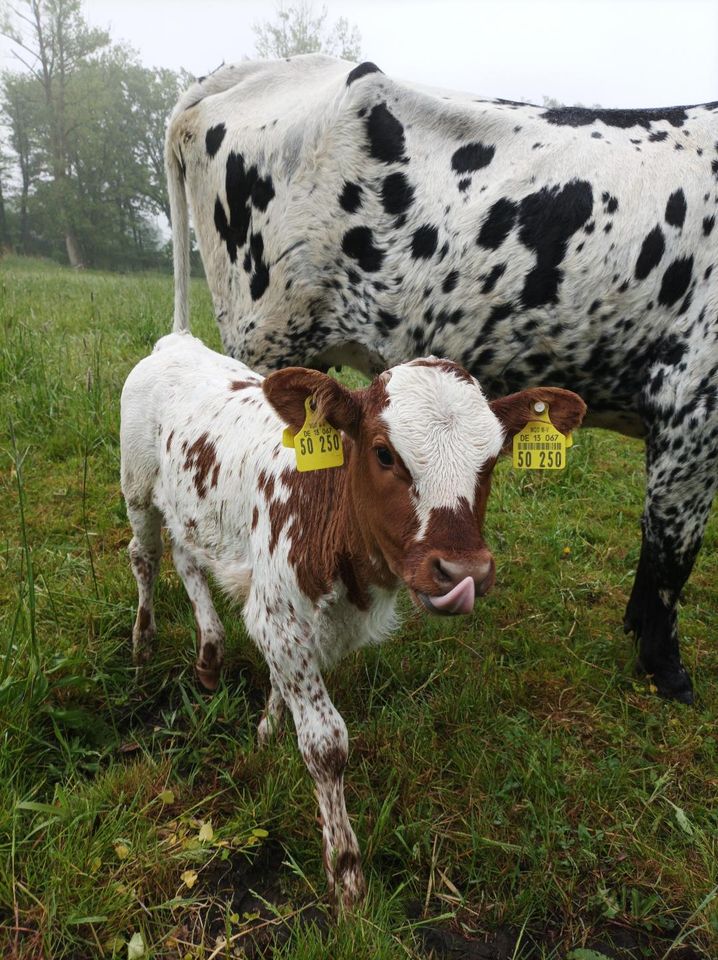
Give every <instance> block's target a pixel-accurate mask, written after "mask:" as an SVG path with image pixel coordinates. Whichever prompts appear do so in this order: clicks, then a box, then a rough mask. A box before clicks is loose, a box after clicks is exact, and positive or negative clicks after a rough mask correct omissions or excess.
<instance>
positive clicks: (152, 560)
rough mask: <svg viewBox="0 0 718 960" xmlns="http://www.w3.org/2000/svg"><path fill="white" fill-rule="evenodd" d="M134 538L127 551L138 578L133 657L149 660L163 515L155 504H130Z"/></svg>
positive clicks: (154, 628)
mask: <svg viewBox="0 0 718 960" xmlns="http://www.w3.org/2000/svg"><path fill="white" fill-rule="evenodd" d="M127 516H128V518H129V521H130V524H131V525H132V533H133V537H132V540H130V545H129V548H128V553H129V555H130V564H131V565H132V572H133V574H134V575H135V580H136V581H137V593H138V601H137V616H136V618H135V624H134V627H133V628H132V660H133V662H134V664H135V666H138V667H139V666H141V665H142V664H143V663H147V662H148V661H149V659H150V656H151V655H152V644H153V641H154V638H155V634H156V632H157V628H156V627H155V608H154V585H155V579H156V577H157V573H158V572H159V569H160V560H161V559H162V514H161V513H160V512H159V510H157V508H156V507H153V506H151V505H150V506H147V507H137V506H133V505H132V504H130V503H128V504H127Z"/></svg>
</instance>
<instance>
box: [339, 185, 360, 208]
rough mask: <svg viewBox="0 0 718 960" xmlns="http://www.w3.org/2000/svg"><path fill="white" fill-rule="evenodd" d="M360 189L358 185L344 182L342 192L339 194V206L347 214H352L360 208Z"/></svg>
mask: <svg viewBox="0 0 718 960" xmlns="http://www.w3.org/2000/svg"><path fill="white" fill-rule="evenodd" d="M361 194H362V189H361V187H360V186H359V184H358V183H350V182H349V181H346V182H345V183H344V187H343V188H342V192H341V193H340V194H339V205H340V206H341V207H342V209H343V210H346V212H347V213H354V211H355V210H358V209H359V207H360V206H361Z"/></svg>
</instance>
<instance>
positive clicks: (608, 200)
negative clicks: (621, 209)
mask: <svg viewBox="0 0 718 960" xmlns="http://www.w3.org/2000/svg"><path fill="white" fill-rule="evenodd" d="M601 200H602V201H603V205H604V207H605V209H606V213H615V212H616V210H618V200H617V199H616V198H615V197H613V196H611V194H610V193H608V191H604V193H602V194H601Z"/></svg>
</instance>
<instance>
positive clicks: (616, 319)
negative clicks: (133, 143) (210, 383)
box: [167, 55, 718, 702]
mask: <svg viewBox="0 0 718 960" xmlns="http://www.w3.org/2000/svg"><path fill="white" fill-rule="evenodd" d="M167 171H168V185H169V191H170V201H171V206H172V228H173V242H174V247H175V267H176V270H175V273H176V301H175V329H184V328H186V326H187V319H188V302H187V276H188V264H189V232H188V218H187V207H188V204H189V206H190V207H191V210H192V217H193V221H194V226H195V229H196V232H197V239H198V242H199V247H200V251H201V253H202V260H203V263H204V266H205V271H206V274H207V280H208V283H209V287H210V290H211V292H212V297H213V300H214V305H215V311H216V315H217V321H218V324H219V329H220V332H221V335H222V342H223V345H224V349H225V350H226V351H227V352H228V353H230V354H232V355H233V356H235V357H239V358H240V359H242V360H244V361H246V362H247V363H250V364H252V365H261V368H262V370H263V372H267V371H268V370H271V369H276V368H278V367H281V366H287V365H290V364H302V365H310V366H317V367H321V366H322V365H323V364H331V363H349V364H351V365H353V366H355V367H359V368H360V369H363V370H364V371H365V372H377V371H379V370H382V369H384V368H385V367H388V366H391V365H393V364H395V363H399V362H400V361H403V360H409V359H410V358H412V357H418V356H422V355H424V354H426V353H435V354H439V355H440V356H445V357H450V358H451V359H452V360H455V361H458V362H459V363H461V364H462V365H463V366H464V367H466V369H467V370H469V371H470V372H471V373H472V374H474V375H475V376H477V377H478V378H479V379H480V380H481V383H482V385H483V387H484V389H485V390H486V392H487V394H488V395H489V396H501V395H503V394H504V393H509V392H511V391H514V390H519V389H521V388H524V387H528V386H531V385H532V384H536V383H552V384H555V385H556V386H564V387H567V386H571V387H572V388H573V389H575V390H577V391H578V392H579V393H580V394H581V396H582V397H583V398H584V399H585V400H586V402H587V403H588V405H589V409H590V420H587V422H588V423H593V424H594V425H596V426H602V427H610V428H612V429H616V430H620V431H622V432H624V433H629V434H632V435H635V436H645V438H646V444H647V458H646V463H647V472H648V490H647V497H646V506H645V512H644V517H643V546H642V549H641V554H640V559H639V561H638V565H637V572H636V580H635V584H634V587H633V591H632V593H631V597H630V602H629V604H628V607H627V610H626V616H625V626H626V629H627V630H629V631H633V632H634V633H635V634H636V635H637V636H638V637H639V638H640V662H641V665H642V666H643V668H644V669H645V670H646V671H647V672H648V673H649V674H651V675H652V676H653V678H654V680H655V683H656V686H657V687H658V689H659V690H660V691H661V693H662V694H664V695H666V696H669V697H675V698H677V699H679V700H683V701H686V702H690V701H691V699H692V697H693V694H692V688H691V681H690V678H689V676H688V674H687V672H686V670H685V669H684V668H683V665H682V663H681V659H680V655H679V646H678V629H677V622H676V604H677V601H678V597H679V595H680V593H681V590H682V588H683V585H684V583H685V582H686V579H687V577H688V575H689V573H690V571H691V567H692V566H693V562H694V560H695V557H696V554H697V552H698V549H699V546H700V542H701V537H702V534H703V529H704V527H705V523H706V519H707V517H708V513H709V510H710V505H711V501H712V499H713V494H714V492H715V489H716V486H717V485H718V470H716V460H717V459H718V385H717V383H716V378H717V377H718V269H716V262H717V261H718V243H716V236H718V229H716V225H715V224H716V216H717V207H718V102H714V103H706V104H697V105H695V106H687V107H666V108H663V109H660V108H659V109H649V110H603V109H594V108H590V109H583V108H578V107H567V108H559V109H554V108H551V109H546V108H543V107H536V106H531V105H529V104H523V103H514V102H512V101H506V100H488V99H486V98H482V97H475V96H471V95H468V94H461V93H454V92H451V91H436V90H434V91H432V90H428V89H425V88H421V87H416V86H413V85H411V84H406V83H401V82H397V81H396V80H393V79H391V78H390V77H387V76H385V75H384V74H383V73H382V72H381V71H380V70H379V69H378V67H376V66H375V65H374V64H372V63H363V64H360V65H359V66H356V65H354V64H351V63H347V62H345V61H342V60H333V59H331V58H329V57H323V56H319V55H313V56H307V57H295V58H292V59H291V60H286V61H285V60H281V61H274V62H265V63H262V62H257V61H253V62H247V63H241V64H235V65H233V66H226V67H223V68H222V69H220V70H218V71H217V72H216V73H214V74H212V75H211V76H209V77H206V78H204V79H203V80H201V81H199V82H197V83H195V84H194V85H193V86H192V87H191V88H190V89H189V90H188V91H187V93H186V94H184V96H183V97H182V98H181V99H180V101H179V103H178V104H177V107H176V108H175V110H174V113H173V115H172V118H171V122H170V125H169V128H168V136H167Z"/></svg>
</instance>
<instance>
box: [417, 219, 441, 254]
mask: <svg viewBox="0 0 718 960" xmlns="http://www.w3.org/2000/svg"><path fill="white" fill-rule="evenodd" d="M438 239H439V231H438V230H437V228H436V227H432V226H431V225H430V224H424V226H422V227H419V229H418V230H416V231H414V236H413V237H412V238H411V255H412V257H413V258H414V259H415V260H419V259H420V258H423V259H424V260H428V259H429V257H432V256H433V255H434V253H435V251H436V244H437V242H438Z"/></svg>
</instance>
